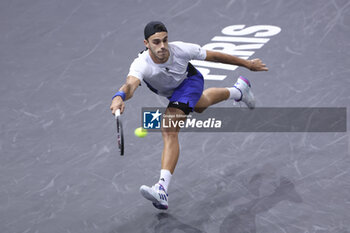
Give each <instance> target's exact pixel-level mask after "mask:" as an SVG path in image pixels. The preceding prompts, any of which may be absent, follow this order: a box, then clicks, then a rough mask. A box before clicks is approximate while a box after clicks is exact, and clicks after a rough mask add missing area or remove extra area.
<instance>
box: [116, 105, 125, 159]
mask: <svg viewBox="0 0 350 233" xmlns="http://www.w3.org/2000/svg"><path fill="white" fill-rule="evenodd" d="M115 122H116V124H117V143H118V148H119V152H120V155H121V156H123V155H124V135H123V124H122V119H121V116H120V109H117V111H116V112H115Z"/></svg>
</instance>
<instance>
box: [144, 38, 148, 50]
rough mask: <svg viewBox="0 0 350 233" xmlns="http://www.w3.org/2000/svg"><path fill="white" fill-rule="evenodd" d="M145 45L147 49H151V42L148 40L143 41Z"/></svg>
mask: <svg viewBox="0 0 350 233" xmlns="http://www.w3.org/2000/svg"><path fill="white" fill-rule="evenodd" d="M143 43H144V44H145V46H146V48H148V49H149V45H148V44H149V42H148V41H147V40H143Z"/></svg>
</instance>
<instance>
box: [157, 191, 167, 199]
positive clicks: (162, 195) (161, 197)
mask: <svg viewBox="0 0 350 233" xmlns="http://www.w3.org/2000/svg"><path fill="white" fill-rule="evenodd" d="M158 195H159V198H160V199H161V200H165V201H166V200H167V198H166V195H164V194H161V193H158Z"/></svg>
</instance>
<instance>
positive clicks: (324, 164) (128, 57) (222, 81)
mask: <svg viewBox="0 0 350 233" xmlns="http://www.w3.org/2000/svg"><path fill="white" fill-rule="evenodd" d="M151 20H161V21H163V22H164V23H165V24H166V26H167V28H168V30H169V40H170V41H176V40H181V41H187V42H192V43H197V44H200V45H202V46H205V47H207V48H209V47H210V46H212V47H215V46H218V44H216V45H215V44H214V43H221V47H220V46H219V47H216V49H220V48H221V49H226V52H229V53H230V52H231V53H233V54H237V56H241V57H250V59H252V58H257V57H258V58H261V59H262V60H263V61H264V62H265V63H266V64H267V66H268V67H269V69H270V70H269V71H268V72H258V73H256V72H250V71H248V70H246V69H244V68H237V69H235V68H234V67H225V66H224V67H222V66H220V67H218V66H215V67H213V66H212V65H210V64H199V63H196V65H197V68H201V71H202V72H203V73H206V74H207V76H206V77H207V78H208V80H206V84H205V85H206V87H214V86H218V87H226V86H232V85H233V84H234V82H235V80H236V79H237V77H238V76H239V75H243V76H245V77H247V78H249V80H250V81H251V83H252V90H253V92H254V93H255V96H256V98H257V106H258V107H346V108H349V107H350V95H349V93H350V92H349V88H350V81H349V80H350V79H349V77H350V59H349V57H350V41H349V38H350V2H349V1H348V0H332V1H329V0H305V1H301V0H299V1H298V0H291V1H283V0H264V1H258V0H252V1H235V0H231V1H228V0H227V1H226V0H223V1H209V0H202V1H201V0H197V1H185V0H179V1H170V0H167V1H155V0H152V1H141V0H130V1H121V0H119V1H113V0H105V1H104V0H103V1H92V0H86V1H84V0H81V1H73V0H69V1H68V0H61V1H59V0H35V1H23V0H11V1H10V0H2V1H1V3H0V32H1V35H0V52H1V57H0V59H1V60H0V77H1V85H0V95H1V99H0V104H1V105H0V116H1V118H0V124H1V125H0V127H1V128H0V137H1V138H0V232H1V233H56V232H57V233H63V232H65V233H80V232H81V233H93V232H103V233H117V232H118V233H119V232H173V233H175V232H176V233H178V232H210V233H211V232H235V233H236V232H237V233H246V232H254V233H255V232H256V233H262V232H266V233H328V232H331V233H349V232H350V172H349V169H350V158H349V155H350V151H349V133H348V132H330V133H324V132H323V133H308V132H304V133H291V132H290V133H288V132H284V133H262V132H259V133H258V132H253V133H234V132H225V133H219V132H217V133H195V132H186V133H185V132H183V133H180V143H181V154H180V160H179V163H178V166H177V168H176V171H175V173H174V176H173V178H172V183H171V184H170V187H169V199H170V201H169V210H168V211H166V212H165V211H159V210H157V209H155V208H154V207H153V206H152V205H151V203H149V202H148V201H146V200H145V199H144V198H142V196H141V195H140V193H139V187H140V186H141V185H143V184H146V185H153V184H154V183H155V182H157V180H158V178H159V170H160V158H161V151H162V138H161V135H160V133H150V134H149V135H148V136H147V137H146V138H136V137H135V136H134V134H133V131H134V129H135V128H137V127H139V126H140V124H141V108H142V107H158V106H159V107H165V106H166V105H167V101H166V99H164V98H162V97H158V96H156V95H154V94H153V93H152V92H150V91H149V90H148V89H147V87H146V86H145V85H142V86H141V87H140V88H139V89H138V90H137V91H136V93H135V95H134V97H133V99H131V100H130V101H128V102H127V105H126V111H125V114H124V115H123V119H124V122H123V123H124V131H125V141H126V145H125V147H126V148H125V156H124V157H121V156H119V155H118V149H117V145H116V137H115V122H114V118H113V116H112V115H111V113H110V110H109V105H110V101H111V97H112V95H113V94H114V93H115V91H116V90H118V89H119V87H120V86H121V85H122V84H123V83H124V81H125V77H126V75H127V74H128V70H129V65H130V63H131V62H132V61H133V59H134V58H136V56H137V54H138V52H140V51H142V50H143V49H144V45H143V28H144V26H145V24H146V23H147V22H148V21H151ZM262 25H265V26H262ZM266 25H269V26H270V27H268V28H266ZM229 26H231V27H229ZM227 27H229V28H227ZM225 28H226V30H223V29H225ZM224 32H226V34H225V33H224ZM228 33H231V35H229V34H228ZM259 33H260V34H259ZM214 37H219V38H214ZM222 37H225V38H222ZM223 43H225V44H223ZM213 44H214V45H213ZM234 69H235V70H234ZM233 70H234V71H233ZM217 107H239V105H233V103H232V102H230V101H226V102H223V103H220V104H218V105H217ZM347 120H349V117H347Z"/></svg>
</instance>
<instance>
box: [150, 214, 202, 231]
mask: <svg viewBox="0 0 350 233" xmlns="http://www.w3.org/2000/svg"><path fill="white" fill-rule="evenodd" d="M157 219H158V223H157V224H156V225H155V227H154V232H155V233H171V232H179V231H180V232H186V233H203V231H201V230H199V229H197V228H195V227H193V226H191V225H188V224H185V223H183V222H181V221H179V220H178V219H177V218H175V217H174V216H172V215H171V214H168V213H159V214H157Z"/></svg>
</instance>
